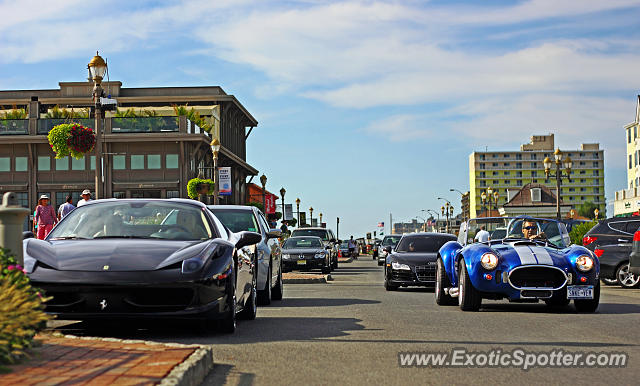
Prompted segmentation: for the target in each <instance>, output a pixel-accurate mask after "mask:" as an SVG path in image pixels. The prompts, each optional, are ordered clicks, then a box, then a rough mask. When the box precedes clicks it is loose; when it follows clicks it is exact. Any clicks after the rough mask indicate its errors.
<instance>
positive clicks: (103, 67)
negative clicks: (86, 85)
mask: <svg viewBox="0 0 640 386" xmlns="http://www.w3.org/2000/svg"><path fill="white" fill-rule="evenodd" d="M87 68H89V76H90V77H91V79H92V80H93V81H94V82H96V83H97V84H100V83H101V82H102V79H103V78H104V74H105V72H107V63H106V62H105V61H104V59H102V56H100V55H99V54H98V51H96V56H94V57H93V58H91V61H89V64H88V65H87Z"/></svg>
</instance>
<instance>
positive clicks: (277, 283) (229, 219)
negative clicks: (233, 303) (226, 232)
mask: <svg viewBox="0 0 640 386" xmlns="http://www.w3.org/2000/svg"><path fill="white" fill-rule="evenodd" d="M207 208H209V210H210V211H212V212H213V214H215V215H216V217H217V218H218V219H219V220H220V221H221V222H222V223H223V224H224V225H225V226H226V227H227V228H229V229H230V230H231V231H232V232H240V231H251V232H256V233H259V234H260V235H261V236H262V240H260V242H259V243H258V244H256V253H257V255H258V256H257V257H258V258H257V261H258V285H257V287H258V304H260V305H267V304H270V303H271V300H280V299H282V290H283V288H282V287H283V285H282V251H281V249H280V243H279V242H278V238H279V237H280V236H281V235H282V231H280V229H270V228H269V225H268V222H267V220H266V219H265V217H264V215H263V214H262V212H261V211H260V210H259V209H258V208H256V207H254V206H243V205H207Z"/></svg>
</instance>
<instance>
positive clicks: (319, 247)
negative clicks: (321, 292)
mask: <svg viewBox="0 0 640 386" xmlns="http://www.w3.org/2000/svg"><path fill="white" fill-rule="evenodd" d="M282 266H283V268H284V269H285V270H286V271H291V270H294V269H298V270H310V269H320V270H322V273H329V272H331V246H329V245H325V244H324V243H323V242H322V239H321V238H320V237H316V236H296V237H289V238H288V239H287V240H286V241H285V242H284V245H283V246H282Z"/></svg>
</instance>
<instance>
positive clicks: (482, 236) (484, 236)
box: [475, 225, 489, 243]
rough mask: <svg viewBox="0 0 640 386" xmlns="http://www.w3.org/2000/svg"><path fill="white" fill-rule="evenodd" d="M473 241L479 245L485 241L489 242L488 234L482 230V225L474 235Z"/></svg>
mask: <svg viewBox="0 0 640 386" xmlns="http://www.w3.org/2000/svg"><path fill="white" fill-rule="evenodd" d="M475 240H476V241H478V242H481V243H486V242H487V241H489V232H487V231H486V230H484V225H482V226H481V227H480V230H479V231H478V233H476V238H475Z"/></svg>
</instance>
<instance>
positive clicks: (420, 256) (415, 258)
mask: <svg viewBox="0 0 640 386" xmlns="http://www.w3.org/2000/svg"><path fill="white" fill-rule="evenodd" d="M437 257H438V254H437V253H435V252H434V253H427V252H425V253H408V252H407V253H397V252H396V253H394V254H393V256H392V259H394V260H395V261H397V262H398V263H403V264H413V265H420V264H424V263H427V262H430V261H436V258H437Z"/></svg>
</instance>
